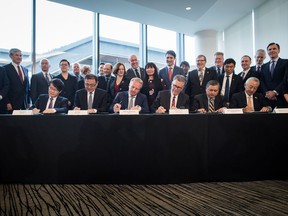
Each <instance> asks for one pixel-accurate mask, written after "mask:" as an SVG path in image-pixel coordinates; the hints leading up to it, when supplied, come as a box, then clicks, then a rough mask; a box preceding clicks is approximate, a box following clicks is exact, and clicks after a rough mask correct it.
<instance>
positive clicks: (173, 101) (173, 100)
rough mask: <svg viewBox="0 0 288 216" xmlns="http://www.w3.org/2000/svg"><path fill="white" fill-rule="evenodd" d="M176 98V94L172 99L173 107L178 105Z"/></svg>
mask: <svg viewBox="0 0 288 216" xmlns="http://www.w3.org/2000/svg"><path fill="white" fill-rule="evenodd" d="M175 99H176V96H174V97H173V99H172V103H171V108H175V107H176V104H175Z"/></svg>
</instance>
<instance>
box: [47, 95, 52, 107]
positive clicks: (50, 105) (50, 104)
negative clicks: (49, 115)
mask: <svg viewBox="0 0 288 216" xmlns="http://www.w3.org/2000/svg"><path fill="white" fill-rule="evenodd" d="M48 108H49V109H52V108H53V97H50V103H49V106H48Z"/></svg>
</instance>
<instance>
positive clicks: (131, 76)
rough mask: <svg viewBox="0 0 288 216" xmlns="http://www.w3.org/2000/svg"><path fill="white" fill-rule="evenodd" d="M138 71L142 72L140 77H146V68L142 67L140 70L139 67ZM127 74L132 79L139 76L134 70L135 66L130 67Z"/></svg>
mask: <svg viewBox="0 0 288 216" xmlns="http://www.w3.org/2000/svg"><path fill="white" fill-rule="evenodd" d="M138 73H140V77H139V78H141V79H142V80H143V79H144V77H145V69H144V68H141V67H140V71H139V68H138ZM126 76H127V77H128V78H129V79H132V78H134V77H137V76H136V72H135V71H134V69H133V68H129V69H128V70H127V75H126Z"/></svg>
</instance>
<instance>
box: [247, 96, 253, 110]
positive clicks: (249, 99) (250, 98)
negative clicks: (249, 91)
mask: <svg viewBox="0 0 288 216" xmlns="http://www.w3.org/2000/svg"><path fill="white" fill-rule="evenodd" d="M247 106H248V107H250V108H251V109H253V105H252V96H248V103H247Z"/></svg>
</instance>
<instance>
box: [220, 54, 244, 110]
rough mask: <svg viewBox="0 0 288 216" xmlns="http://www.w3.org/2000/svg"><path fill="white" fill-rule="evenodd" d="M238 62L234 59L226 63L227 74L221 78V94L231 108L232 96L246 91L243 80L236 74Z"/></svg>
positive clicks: (229, 59) (227, 60)
mask: <svg viewBox="0 0 288 216" xmlns="http://www.w3.org/2000/svg"><path fill="white" fill-rule="evenodd" d="M235 65H236V62H235V60H234V59H233V58H228V59H226V60H225V61H224V70H225V73H224V74H221V75H220V77H219V83H220V94H221V95H222V96H224V100H225V102H226V105H225V106H226V107H229V101H230V99H231V97H232V95H233V94H234V93H236V92H240V91H242V90H243V89H244V87H243V82H242V78H241V77H240V76H239V75H238V74H235V73H234V69H235Z"/></svg>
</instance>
